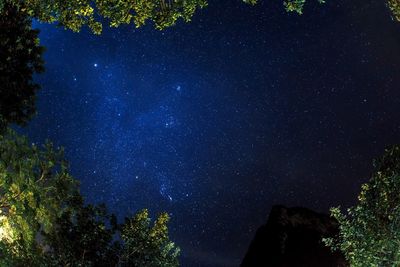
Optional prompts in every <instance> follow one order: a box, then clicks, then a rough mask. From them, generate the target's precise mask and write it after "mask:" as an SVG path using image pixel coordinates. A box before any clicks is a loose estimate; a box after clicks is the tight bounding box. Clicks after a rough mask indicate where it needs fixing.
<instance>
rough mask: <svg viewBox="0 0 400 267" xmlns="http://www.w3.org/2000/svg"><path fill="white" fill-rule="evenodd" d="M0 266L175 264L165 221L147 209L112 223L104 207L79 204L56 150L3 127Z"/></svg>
mask: <svg viewBox="0 0 400 267" xmlns="http://www.w3.org/2000/svg"><path fill="white" fill-rule="evenodd" d="M0 191H1V193H2V194H1V196H0V266H133V267H136V266H137V267H147V266H148V267H150V266H151V267H175V266H178V265H179V262H178V257H179V248H177V247H176V245H175V244H174V243H173V242H172V241H170V240H169V236H168V227H167V224H168V221H169V216H168V214H166V213H162V214H160V215H159V217H158V218H157V219H156V220H155V221H154V223H152V221H151V219H150V217H149V213H148V211H147V210H143V211H140V212H138V213H137V214H136V215H135V216H133V217H132V218H127V219H126V221H125V223H123V224H118V223H117V219H116V217H115V216H114V215H112V214H109V213H108V212H107V210H106V207H105V206H104V205H98V206H94V205H85V204H84V201H83V198H82V196H81V195H80V194H79V190H78V182H77V180H75V179H74V178H73V177H72V176H71V175H70V174H69V173H68V164H67V162H66V161H65V160H64V157H63V150H62V149H60V148H54V146H53V145H52V144H51V143H50V142H47V143H46V144H45V145H44V146H43V147H39V146H36V145H30V144H29V143H28V140H27V139H26V138H25V137H23V136H19V135H18V134H16V133H15V132H14V131H12V130H10V129H8V130H7V131H6V133H4V134H3V135H0Z"/></svg>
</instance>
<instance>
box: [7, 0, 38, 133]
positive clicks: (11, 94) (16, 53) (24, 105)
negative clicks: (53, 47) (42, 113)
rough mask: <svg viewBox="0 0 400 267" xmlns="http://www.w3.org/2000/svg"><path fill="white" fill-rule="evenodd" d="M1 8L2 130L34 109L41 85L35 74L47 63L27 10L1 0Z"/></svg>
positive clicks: (27, 116)
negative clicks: (20, 9)
mask: <svg viewBox="0 0 400 267" xmlns="http://www.w3.org/2000/svg"><path fill="white" fill-rule="evenodd" d="M0 1H1V0H0ZM0 3H1V2H0ZM1 10H2V12H1V14H0V131H2V130H4V129H5V128H6V126H7V125H8V124H9V123H18V124H25V123H26V122H27V121H28V120H29V119H30V118H31V117H32V115H33V114H34V113H35V102H34V101H35V93H36V91H37V90H38V89H39V88H40V87H39V85H38V84H36V83H34V82H33V78H32V77H33V75H34V74H35V73H40V72H42V71H43V64H44V63H43V60H42V53H43V50H44V48H43V47H42V46H40V44H39V39H38V31H36V30H32V28H31V20H30V19H29V18H28V16H27V14H26V13H25V12H20V11H18V10H17V9H16V8H15V7H13V6H11V5H10V4H8V3H6V4H5V5H4V3H2V9H1Z"/></svg>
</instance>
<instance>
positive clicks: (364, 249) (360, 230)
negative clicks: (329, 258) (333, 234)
mask: <svg viewBox="0 0 400 267" xmlns="http://www.w3.org/2000/svg"><path fill="white" fill-rule="evenodd" d="M374 166H375V168H376V171H375V173H374V174H373V175H372V178H371V180H370V181H369V182H368V183H366V184H364V185H362V187H361V193H360V195H359V196H358V204H357V205H355V206H354V207H351V208H349V209H348V210H347V213H345V214H343V213H342V212H341V211H340V209H339V208H333V209H332V210H331V214H332V216H333V217H334V218H336V219H337V220H338V222H339V230H340V233H339V236H338V237H337V238H335V239H326V240H325V242H326V243H327V245H329V246H331V247H332V248H333V249H338V250H341V251H342V252H343V254H344V255H345V257H346V259H347V260H348V262H349V263H350V265H351V266H355V267H363V266H399V265H400V194H399V192H400V146H394V147H392V148H390V149H387V150H386V151H385V154H384V155H383V157H382V158H381V159H379V160H376V161H375V163H374Z"/></svg>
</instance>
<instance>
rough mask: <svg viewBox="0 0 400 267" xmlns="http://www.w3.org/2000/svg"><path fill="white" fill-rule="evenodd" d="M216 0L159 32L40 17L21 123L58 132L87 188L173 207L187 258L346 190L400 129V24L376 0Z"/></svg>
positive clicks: (241, 239) (244, 240) (233, 260)
mask: <svg viewBox="0 0 400 267" xmlns="http://www.w3.org/2000/svg"><path fill="white" fill-rule="evenodd" d="M217 2H218V3H211V5H210V6H209V7H208V8H207V9H206V10H204V11H202V12H201V13H199V14H197V15H196V16H195V18H194V21H193V22H191V23H189V24H183V23H180V24H179V25H177V26H176V27H173V28H171V29H168V30H166V31H163V32H160V31H157V30H154V29H153V28H152V27H150V26H148V27H144V28H143V29H134V27H133V26H123V27H121V28H118V29H105V31H104V33H103V35H101V36H94V35H92V34H90V33H89V32H88V31H86V30H84V31H83V32H81V33H79V34H75V33H71V32H69V31H64V30H62V29H59V28H57V27H55V26H54V25H39V24H37V23H35V24H34V25H35V26H36V27H39V28H40V29H41V35H40V37H41V42H42V44H43V45H45V46H46V47H47V52H46V54H45V59H46V69H47V70H46V73H45V74H43V75H40V76H38V77H37V78H36V79H37V80H38V81H39V82H40V83H42V85H43V89H42V90H41V92H40V93H39V95H38V99H37V106H38V115H37V116H36V117H35V119H34V120H33V121H32V122H31V123H30V124H29V125H28V127H27V128H24V129H22V131H23V132H25V133H27V134H28V135H29V136H30V137H31V138H32V141H34V142H43V141H44V140H45V139H46V138H49V139H51V140H53V141H54V142H55V143H56V144H57V145H62V146H64V147H65V150H66V157H67V159H68V160H69V162H70V166H71V172H72V174H73V175H74V176H75V177H76V178H77V179H79V180H80V181H81V191H82V193H83V195H84V196H85V197H86V200H87V201H88V202H95V203H99V202H105V203H106V204H107V205H108V207H109V208H110V210H111V211H112V212H115V213H116V214H118V216H119V217H120V218H123V217H124V216H129V215H131V214H133V213H134V212H135V211H137V210H139V209H142V208H149V210H150V212H151V214H152V215H153V216H154V215H156V214H157V213H158V212H161V211H167V212H168V213H170V214H171V218H172V221H171V225H170V231H171V238H172V239H173V240H175V241H176V243H177V244H178V245H179V246H181V248H182V251H183V252H182V253H183V256H182V260H181V261H182V265H183V266H237V265H238V264H239V262H240V260H241V258H242V257H243V255H244V253H245V251H246V249H247V246H248V244H249V242H250V240H251V238H252V236H253V235H254V233H255V230H256V229H257V227H258V226H260V225H261V224H262V223H264V222H265V221H266V218H267V215H268V212H269V210H270V208H271V206H272V205H274V204H285V205H291V206H292V205H301V206H306V207H309V208H313V209H316V210H319V211H327V210H328V208H329V207H330V206H335V205H339V204H341V205H343V206H348V205H351V204H352V203H354V201H355V196H356V194H357V193H358V190H359V187H360V184H361V183H362V182H364V181H366V179H367V178H368V175H369V173H370V171H371V170H372V168H371V160H372V158H373V157H376V156H378V155H379V154H381V153H382V151H383V148H384V147H385V146H388V145H390V144H393V143H400V137H399V136H400V135H399V134H400V128H399V125H400V124H399V121H400V93H399V92H400V91H399V90H398V89H399V88H400V76H399V75H398V70H399V69H400V53H399V51H400V50H399V49H398V48H399V47H400V25H399V24H396V23H395V22H394V21H392V20H391V19H390V16H389V12H388V11H387V10H386V7H385V6H384V4H383V3H382V5H381V4H379V3H377V2H379V1H372V0H371V1H365V0H363V1H358V0H357V1H327V2H328V3H327V4H326V5H324V6H317V5H313V3H310V5H309V6H308V7H307V8H306V10H305V14H304V15H303V16H296V15H288V14H286V13H285V12H284V11H283V9H282V7H281V6H280V4H279V3H278V2H280V1H275V2H276V3H275V2H274V1H263V3H261V4H260V5H258V6H256V7H249V6H246V5H243V4H242V3H241V1H237V3H233V1H217ZM272 2H274V3H272ZM315 2H316V1H315ZM344 2H351V3H344Z"/></svg>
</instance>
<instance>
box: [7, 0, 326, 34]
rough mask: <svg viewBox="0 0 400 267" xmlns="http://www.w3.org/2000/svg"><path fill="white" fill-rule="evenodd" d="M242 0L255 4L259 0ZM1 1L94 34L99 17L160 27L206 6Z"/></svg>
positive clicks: (295, 5)
mask: <svg viewBox="0 0 400 267" xmlns="http://www.w3.org/2000/svg"><path fill="white" fill-rule="evenodd" d="M242 1H243V2H245V3H248V4H252V5H254V4H256V3H257V1H258V0H242ZM282 1H283V4H284V6H285V8H286V10H287V11H294V12H297V13H299V14H301V13H302V10H303V6H304V4H305V2H306V0H282ZM317 1H318V2H320V3H322V2H324V0H317ZM4 3H11V4H12V5H14V6H16V7H18V8H19V10H22V11H24V12H27V13H28V14H29V15H30V16H31V17H33V18H35V19H38V20H39V21H42V22H47V23H53V22H58V24H59V25H61V26H63V27H65V28H67V29H71V30H73V31H80V29H81V28H82V26H84V25H87V26H89V28H90V29H91V30H92V31H93V32H94V33H96V34H99V33H101V31H102V27H103V25H102V23H101V22H100V20H99V18H103V19H106V20H108V25H109V26H111V27H118V26H119V25H121V24H129V23H131V22H133V23H134V24H135V25H136V27H141V26H143V25H144V24H145V23H146V22H147V21H151V22H152V23H154V26H155V28H157V29H160V30H162V29H164V28H166V27H170V26H173V25H175V24H176V22H177V21H178V20H179V19H183V20H184V21H185V22H189V21H190V20H191V19H192V17H193V15H194V13H195V12H196V10H198V9H202V8H204V7H206V6H207V0H173V1H172V0H134V1H132V0H94V1H92V0H69V1H45V0H38V1H27V0H25V1H21V0H0V9H1V6H2V5H4Z"/></svg>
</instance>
